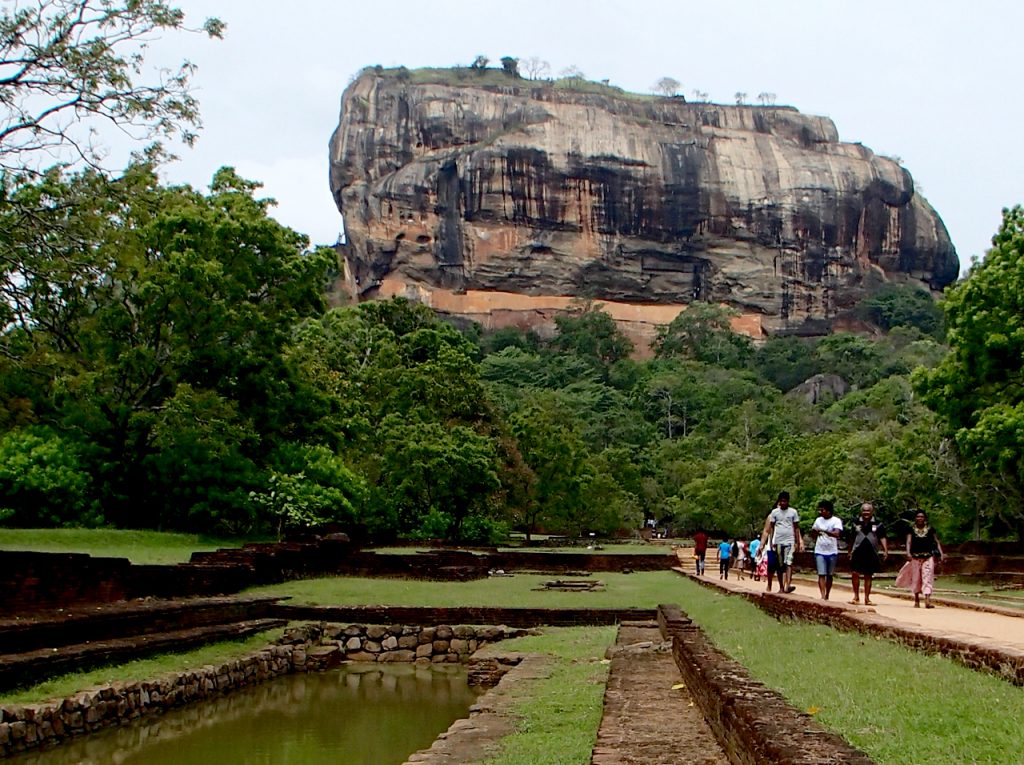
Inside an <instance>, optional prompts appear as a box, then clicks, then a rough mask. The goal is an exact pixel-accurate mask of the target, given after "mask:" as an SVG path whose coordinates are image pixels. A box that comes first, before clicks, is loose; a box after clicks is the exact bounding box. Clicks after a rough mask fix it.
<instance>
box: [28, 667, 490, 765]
mask: <svg viewBox="0 0 1024 765" xmlns="http://www.w3.org/2000/svg"><path fill="white" fill-rule="evenodd" d="M475 697H476V694H475V693H474V691H473V689H471V688H469V687H468V686H467V685H466V671H465V669H464V668H463V667H460V666H457V665H447V666H442V667H433V666H431V667H414V666H412V665H400V664H389V665H378V664H355V665H348V666H346V667H343V668H341V669H339V670H334V671H331V672H325V673H321V674H312V675H289V676H287V677H283V678H280V679H277V680H273V681H271V682H269V683H265V684H264V685H260V686H256V687H254V688H249V689H246V690H243V691H239V692H238V693H235V694H233V695H231V696H226V697H224V698H221V699H216V700H213V701H209V702H205V703H202V704H198V705H195V706H192V707H188V708H186V709H180V710H176V711H174V712H169V713H168V714H166V715H163V716H161V717H155V718H150V719H146V720H140V721H138V722H136V723H135V724H133V725H130V726H127V727H124V728H119V729H116V730H111V731H105V732H103V733H99V734H96V735H94V736H90V737H87V738H83V739H81V740H79V741H73V742H71V743H68V744H64V745H62V746H60V747H57V748H56V749H52V750H50V751H47V752H31V753H27V754H23V755H20V756H17V757H13V758H11V759H10V760H9V762H11V763H12V765H13V764H16V765H72V763H75V764H80V765H110V764H111V763H114V765H142V764H143V763H145V765H169V764H170V763H174V764H175V765H183V764H185V763H189V764H191V763H215V765H318V764H319V763H332V765H334V764H335V763H345V765H390V764H391V763H396V764H397V763H401V762H404V761H405V759H406V758H407V757H408V756H409V755H410V754H411V753H412V752H415V751H416V750H417V749H422V748H424V747H427V746H429V745H430V743H431V742H432V741H433V740H434V739H435V738H436V737H437V735H438V734H439V733H441V732H442V731H444V730H445V729H447V727H448V726H449V725H450V724H451V723H452V722H453V721H454V720H456V719H458V718H460V717H465V716H466V715H467V714H468V710H469V706H470V705H471V704H472V703H473V700H474V698H475Z"/></svg>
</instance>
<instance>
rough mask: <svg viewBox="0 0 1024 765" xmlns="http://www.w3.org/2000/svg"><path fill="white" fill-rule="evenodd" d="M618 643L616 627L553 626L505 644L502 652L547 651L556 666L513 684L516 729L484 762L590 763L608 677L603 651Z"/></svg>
mask: <svg viewBox="0 0 1024 765" xmlns="http://www.w3.org/2000/svg"><path fill="white" fill-rule="evenodd" d="M614 642H615V628H614V627H566V628H554V627H553V628H549V629H546V630H545V631H544V634H543V635H536V636H529V637H523V638H517V639H515V640H507V641H505V642H503V643H502V644H501V648H502V650H509V651H529V652H531V653H543V654H547V655H548V656H549V657H550V659H551V660H552V661H553V662H554V668H553V671H552V672H551V675H550V676H549V677H547V678H545V679H543V680H531V681H522V682H520V683H518V684H516V685H514V686H513V687H512V691H511V692H512V694H513V696H514V698H515V702H514V704H513V712H514V713H515V714H516V715H517V717H518V721H517V724H516V732H515V733H513V734H512V735H510V736H506V737H505V738H504V739H502V740H501V742H500V743H499V745H498V750H497V753H496V754H495V755H494V756H492V757H489V758H488V759H486V760H485V761H484V763H485V765H536V764H537V763H544V765H586V764H587V763H589V762H590V753H591V751H592V750H593V748H594V740H595V739H596V738H597V729H598V726H600V724H601V714H602V711H603V705H604V685H605V682H606V681H607V679H608V663H607V662H606V661H604V652H605V649H606V648H607V647H608V646H609V645H611V644H612V643H614Z"/></svg>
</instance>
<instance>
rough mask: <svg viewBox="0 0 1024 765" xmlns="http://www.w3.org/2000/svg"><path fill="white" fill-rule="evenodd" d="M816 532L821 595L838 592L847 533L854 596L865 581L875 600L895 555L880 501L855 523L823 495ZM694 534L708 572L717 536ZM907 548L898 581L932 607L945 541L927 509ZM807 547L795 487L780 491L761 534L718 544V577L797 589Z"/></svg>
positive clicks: (917, 518) (700, 571)
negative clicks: (878, 580) (792, 500)
mask: <svg viewBox="0 0 1024 765" xmlns="http://www.w3.org/2000/svg"><path fill="white" fill-rule="evenodd" d="M810 534H811V537H812V538H813V539H814V562H815V567H816V568H817V572H818V591H819V593H820V595H821V598H822V599H823V600H828V599H829V597H830V596H831V594H832V582H833V579H834V577H835V572H836V563H837V562H838V560H839V541H840V540H841V539H843V538H844V536H845V537H846V540H847V542H848V547H847V555H848V557H849V562H850V572H851V580H852V584H853V599H852V600H851V601H850V602H851V603H855V604H859V603H860V602H861V597H860V593H861V582H863V585H864V588H863V589H864V601H863V602H864V604H865V605H868V606H870V605H872V602H871V587H872V584H873V580H874V576H875V574H877V573H878V572H879V571H881V570H882V564H883V563H884V562H885V561H886V560H887V559H888V558H889V542H888V539H887V537H886V528H885V526H884V525H883V524H882V522H881V521H880V520H878V518H877V517H876V516H875V508H874V506H873V505H872V504H871V503H870V502H865V503H864V504H862V505H861V506H860V515H858V516H857V517H856V518H855V519H854V520H853V521H852V522H851V523H850V524H849V527H844V524H843V521H842V520H841V519H840V518H838V517H837V516H836V515H835V507H834V505H833V503H832V502H831V501H830V500H827V499H823V500H821V501H820V502H819V503H818V514H817V517H816V518H815V519H814V523H813V524H812V526H811V529H810ZM693 539H694V558H695V562H696V567H697V575H698V576H704V566H705V558H706V557H707V552H708V546H709V543H710V541H711V540H710V537H709V536H708V534H707V532H705V531H704V530H703V529H698V530H697V533H696V534H694V535H693ZM904 547H905V554H906V558H907V560H906V563H905V564H904V565H903V568H902V569H900V572H899V574H898V575H897V577H896V585H897V586H898V587H905V588H906V589H908V590H909V591H910V592H911V593H912V594H913V595H914V606H915V607H920V605H921V596H922V595H923V596H924V604H925V608H932V607H933V604H932V602H931V598H932V591H933V589H934V584H935V570H936V567H937V566H938V564H939V562H940V561H941V560H942V545H941V544H940V543H939V538H938V536H937V535H936V533H935V529H933V528H932V527H931V526H930V525H929V523H928V516H927V514H926V513H925V512H924V511H923V510H917V511H915V513H914V520H913V523H912V524H911V527H910V531H908V532H907V535H906V538H905V540H904ZM803 549H804V542H803V535H802V534H801V533H800V515H799V513H798V512H797V510H796V509H795V508H793V507H790V504H789V492H785V491H783V492H780V493H779V496H778V499H777V500H776V503H775V507H773V508H772V510H771V512H770V513H769V514H768V517H767V518H765V521H764V528H763V529H762V530H761V535H760V537H756V538H754V539H751V540H750V541H749V542H746V541H744V540H741V539H736V538H727V539H723V540H722V542H721V543H720V544H718V546H717V548H716V554H717V560H718V578H719V579H728V578H729V572H730V570H732V571H734V572H735V573H736V576H737V578H738V579H743V576H744V573H745V572H748V573H749V574H750V575H751V576H752V577H753V578H754V580H755V581H762V580H763V581H765V583H766V590H767V591H768V592H771V591H772V585H773V583H774V580H777V581H778V584H779V592H786V593H790V592H793V591H794V590H796V587H795V586H794V585H793V556H794V555H795V554H796V553H798V552H802V551H803Z"/></svg>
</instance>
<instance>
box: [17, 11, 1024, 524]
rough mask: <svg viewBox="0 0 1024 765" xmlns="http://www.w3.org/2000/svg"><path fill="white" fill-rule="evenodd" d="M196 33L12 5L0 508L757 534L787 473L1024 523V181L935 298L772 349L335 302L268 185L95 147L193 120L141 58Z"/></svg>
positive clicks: (708, 334) (721, 326) (722, 328)
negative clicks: (638, 340) (163, 175)
mask: <svg viewBox="0 0 1024 765" xmlns="http://www.w3.org/2000/svg"><path fill="white" fill-rule="evenodd" d="M188 30H189V27H187V26H186V25H185V23H184V15H183V13H182V12H181V11H180V10H179V9H177V8H174V7H172V6H168V5H165V4H164V3H162V2H157V1H154V2H147V3H116V2H114V3H102V4H99V5H94V4H90V3H88V2H85V1H84V0H59V1H58V0H53V1H52V2H51V1H49V0H48V1H47V2H42V3H39V4H38V6H34V7H33V8H32V9H21V10H18V11H17V12H9V11H7V10H4V11H3V12H0V41H2V43H3V44H2V45H0V69H2V70H3V72H4V75H5V76H4V77H0V101H2V103H3V108H2V109H0V525H8V526H20V527H56V526H76V525H81V526H114V527H120V528H151V529H175V530H190V531H205V532H214V533H218V534H231V535H253V534H283V533H286V532H289V531H293V530H306V529H310V528H317V527H325V526H327V525H332V526H333V527H335V528H340V529H343V530H345V531H347V532H349V533H350V534H352V535H353V536H354V537H355V538H357V539H363V540H366V539H373V540H377V541H385V540H389V539H394V538H396V537H407V538H446V539H449V540H454V541H465V542H491V541H496V540H499V539H501V538H503V536H504V535H505V534H506V533H507V532H508V531H509V530H510V529H520V530H523V531H526V532H527V533H533V532H535V531H539V530H542V529H543V530H545V531H549V532H558V533H563V534H570V535H579V534H590V533H594V534H600V535H613V534H617V533H622V532H625V533H628V532H629V531H631V530H633V529H636V528H637V527H638V526H639V525H640V524H641V522H642V521H643V520H644V519H647V518H654V519H655V520H656V521H657V522H658V523H660V524H663V525H667V526H671V527H672V528H673V529H675V530H676V531H677V532H683V533H685V532H687V531H689V530H691V529H693V528H694V527H696V526H698V525H703V526H706V527H713V528H715V529H718V530H720V531H722V532H726V533H730V534H750V533H752V532H753V531H754V530H756V528H757V527H758V526H759V525H760V522H761V519H762V518H763V517H764V514H765V513H766V511H767V510H768V508H769V506H770V504H771V500H772V498H773V497H774V496H775V493H776V492H777V491H778V490H779V489H782V488H785V489H787V490H789V491H790V492H791V493H792V495H793V500H794V504H795V505H796V506H797V507H801V508H808V507H811V506H813V504H814V503H815V502H816V501H817V500H818V499H819V498H822V497H828V498H831V499H833V500H835V501H836V503H837V505H838V507H839V508H847V509H848V508H852V507H854V506H856V505H857V504H859V503H860V502H862V501H865V500H870V501H872V502H874V503H875V504H876V505H877V506H878V507H879V509H880V510H881V511H882V513H883V515H885V516H888V517H889V518H895V517H897V516H899V515H900V514H902V513H904V512H906V511H907V510H908V509H909V508H912V507H920V508H924V509H926V510H929V511H930V512H931V513H932V517H933V520H934V522H935V523H936V525H937V526H938V527H939V528H940V530H941V531H942V534H943V539H945V540H949V541H954V540H956V539H963V538H967V537H977V538H985V537H988V538H1003V537H1010V536H1015V537H1017V538H1018V539H1019V538H1022V537H1024V462H1022V457H1021V455H1022V454H1024V393H1022V391H1024V386H1022V384H1021V382H1022V380H1021V374H1022V369H1024V328H1022V326H1024V211H1022V210H1021V208H1019V207H1018V208H1014V209H1012V210H1007V211H1006V212H1005V214H1004V221H1003V225H1002V227H1001V229H1000V231H999V232H998V233H997V235H996V237H995V238H994V240H993V244H994V246H993V249H992V250H991V251H990V252H989V253H988V255H987V257H986V258H985V260H984V261H983V262H981V263H979V264H976V265H975V267H974V268H973V269H972V270H971V272H970V274H969V275H968V277H967V278H966V279H965V280H963V281H962V282H961V283H960V284H958V285H956V286H954V287H952V288H951V289H950V290H948V291H947V296H946V299H945V301H944V303H943V304H942V305H943V308H942V309H941V310H940V308H939V307H938V306H937V305H936V304H935V303H934V302H933V301H932V298H931V296H930V295H929V294H928V293H926V292H923V291H918V290H916V289H915V288H914V287H911V286H899V285H900V283H902V282H903V281H905V280H903V279H894V280H892V281H893V283H890V284H889V285H888V286H886V287H885V288H884V289H882V290H881V291H879V292H877V293H875V294H873V295H872V296H871V297H870V299H868V300H866V301H863V302H862V303H860V305H859V308H858V310H859V311H860V312H861V316H860V317H859V318H860V320H861V321H862V322H864V323H866V324H867V325H870V326H874V327H876V328H877V333H875V334H873V335H870V336H868V335H853V334H844V333H835V334H830V335H827V336H825V337H821V338H818V339H813V340H803V339H799V338H797V337H794V336H782V335H778V336H774V337H769V338H768V339H767V340H765V341H764V342H762V343H761V344H759V345H754V344H752V342H751V341H750V340H749V339H748V338H746V337H744V336H740V335H736V334H734V333H733V332H732V331H731V330H730V323H729V318H730V315H729V309H726V308H724V307H722V305H720V303H729V301H728V300H722V299H718V298H716V297H715V296H714V295H706V296H698V297H703V299H698V300H697V301H696V302H693V303H691V304H690V305H689V306H688V307H687V309H686V310H685V311H683V312H682V313H681V314H679V316H678V317H677V318H676V319H675V320H674V321H673V322H672V323H671V325H669V326H667V327H665V328H664V329H663V331H662V332H661V334H660V336H659V338H658V340H657V344H656V355H655V358H653V359H651V360H648V361H637V360H635V359H633V358H632V357H631V351H632V347H631V344H630V341H629V340H628V339H626V338H625V337H624V336H622V335H621V334H620V332H619V331H618V329H617V328H616V325H615V323H614V321H613V320H612V319H611V317H610V316H608V315H607V314H606V313H604V312H603V311H602V310H601V304H600V303H599V302H589V301H586V300H581V301H580V302H579V303H578V304H577V305H576V306H575V310H573V311H570V312H569V313H567V314H566V315H563V316H561V317H560V318H559V319H558V320H557V326H556V331H555V332H554V333H552V334H551V336H545V337H544V338H541V337H538V336H536V335H534V334H530V333H521V332H516V331H510V330H502V331H499V332H495V333H484V332H482V331H481V329H480V328H479V327H478V326H477V325H473V324H469V323H466V322H465V321H462V322H460V323H459V325H458V327H456V326H455V325H453V324H449V323H446V322H445V321H442V320H441V319H440V318H438V317H437V316H436V315H435V314H434V313H432V312H431V311H430V310H429V309H428V308H426V307H424V306H422V305H418V304H413V303H409V302H407V301H404V300H401V299H396V300H389V301H378V302H366V303H361V304H359V305H352V306H346V307H340V308H333V309H329V308H328V305H327V302H326V298H325V295H326V289H327V285H328V284H329V283H331V282H334V281H337V277H338V274H337V271H338V261H337V257H336V253H335V252H334V251H333V250H331V249H327V248H310V246H309V242H308V240H307V238H306V237H305V236H304V235H302V234H300V233H298V232H295V231H293V230H290V229H289V228H287V227H285V226H283V225H281V224H280V223H278V222H276V221H275V220H274V219H272V218H271V217H270V216H269V215H268V208H269V206H270V204H271V201H270V200H266V199H261V198H260V197H259V196H258V189H259V184H257V183H255V182H253V181H250V180H247V179H244V178H242V177H240V176H239V175H238V174H237V173H235V172H234V171H233V170H231V169H230V168H224V169H222V170H220V171H219V172H217V173H216V175H215V176H214V177H213V179H212V181H211V183H210V186H209V190H208V191H200V190H197V189H195V188H192V187H190V186H172V185H167V184H166V183H164V182H162V181H161V180H160V178H159V175H158V170H159V168H160V163H161V161H162V160H163V159H164V158H166V156H167V155H166V154H165V152H164V150H163V148H162V147H161V146H160V145H159V143H154V144H150V145H148V146H145V147H144V148H143V149H141V150H140V152H139V153H138V154H137V155H136V156H135V159H134V161H133V162H132V163H131V164H130V165H129V166H128V167H127V169H124V170H121V171H118V172H113V171H111V170H110V169H106V168H104V167H103V158H104V151H103V146H102V141H101V140H100V139H99V138H98V136H99V134H98V133H97V132H95V126H96V125H97V124H100V125H106V126H108V127H111V128H112V129H114V130H115V131H121V132H123V133H126V134H128V135H130V136H133V137H138V138H139V139H140V140H142V141H147V140H155V141H159V140H161V139H166V138H168V137H169V136H175V135H177V136H179V137H180V138H182V139H183V140H184V141H185V143H190V142H191V140H192V139H194V137H195V135H194V133H193V132H192V131H193V129H195V128H198V126H199V112H198V105H197V103H196V101H195V99H194V98H193V97H192V95H191V90H190V80H189V78H190V76H191V73H192V71H193V69H192V66H191V65H190V64H188V63H187V62H186V63H183V64H180V65H179V66H178V67H176V68H170V69H167V68H163V69H158V70H157V72H158V74H157V76H156V79H154V80H151V81H147V80H146V79H145V74H144V73H143V67H142V63H143V60H144V58H145V55H146V53H145V51H146V48H145V46H143V47H142V52H140V49H139V47H138V45H139V44H140V43H144V42H146V41H148V40H149V39H151V38H153V37H154V36H159V34H160V33H162V32H167V33H171V32H178V33H185V32H187V31H188ZM193 31H197V32H203V33H205V34H207V35H209V36H213V37H219V36H220V35H221V33H222V32H223V24H222V23H221V22H220V21H219V20H217V19H209V20H207V21H206V22H205V23H204V24H203V25H202V27H201V28H196V29H194V30H193ZM54 161H58V162H59V164H57V165H56V166H54V167H52V168H50V169H46V165H47V164H48V163H52V162H54ZM76 168H84V169H76ZM940 250H942V251H943V252H945V250H944V249H943V248H940ZM951 262H952V261H949V262H948V263H951ZM948 263H947V265H948ZM947 270H948V269H947ZM950 278H952V274H950ZM940 283H941V284H944V283H945V281H941V280H940V282H936V285H938V284H940ZM816 375H825V376H826V377H824V378H816V377H815V376H816ZM811 378H814V382H812V383H811V384H810V385H809V386H802V383H804V381H807V380H809V379H811Z"/></svg>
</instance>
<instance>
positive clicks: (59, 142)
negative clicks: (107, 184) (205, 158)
mask: <svg viewBox="0 0 1024 765" xmlns="http://www.w3.org/2000/svg"><path fill="white" fill-rule="evenodd" d="M166 31H189V28H188V27H187V26H186V24H185V17H184V14H183V13H182V11H181V10H179V9H178V8H175V7H174V6H172V5H168V4H167V3H165V2H162V0H122V1H120V2H117V1H115V0H38V2H33V3H25V4H17V3H16V4H8V3H5V4H4V7H3V9H2V10H0V103H2V104H3V109H2V110H0V168H2V169H3V170H5V171H14V172H21V171H23V170H30V171H35V170H38V169H39V167H40V163H49V162H52V161H53V158H54V156H58V157H61V158H62V159H63V160H64V161H66V162H76V161H85V162H87V163H90V164H96V163H98V162H99V161H100V160H101V158H102V155H103V150H104V147H103V146H102V145H101V144H97V143H95V142H94V138H93V135H92V134H91V132H90V129H91V128H95V127H97V126H99V127H102V126H103V124H107V125H110V126H116V127H117V128H118V129H119V130H121V131H125V132H128V133H129V134H131V135H132V136H133V137H134V138H136V139H139V140H151V139H154V138H161V137H168V136H172V135H175V134H177V135H178V136H180V137H181V138H182V139H183V140H184V141H185V143H191V142H192V141H193V140H194V139H195V135H196V134H195V132H194V128H196V127H197V126H198V125H199V121H200V120H199V109H198V104H197V102H196V100H195V98H194V96H193V95H192V93H191V89H190V79H191V77H192V74H193V66H192V65H191V64H189V63H187V62H186V63H183V64H180V65H178V66H177V67H175V68H170V69H168V68H157V67H154V68H153V70H152V71H150V72H147V71H146V68H145V67H146V63H147V62H146V55H147V49H146V43H147V42H148V41H149V40H151V39H153V37H154V35H156V34H158V33H161V32H166ZM192 31H203V32H205V33H206V34H208V35H209V36H211V37H220V36H221V35H222V34H223V31H224V25H223V23H222V22H221V21H219V20H218V19H207V20H206V21H205V22H204V24H203V25H202V28H201V30H192Z"/></svg>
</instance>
